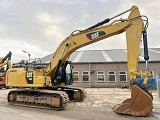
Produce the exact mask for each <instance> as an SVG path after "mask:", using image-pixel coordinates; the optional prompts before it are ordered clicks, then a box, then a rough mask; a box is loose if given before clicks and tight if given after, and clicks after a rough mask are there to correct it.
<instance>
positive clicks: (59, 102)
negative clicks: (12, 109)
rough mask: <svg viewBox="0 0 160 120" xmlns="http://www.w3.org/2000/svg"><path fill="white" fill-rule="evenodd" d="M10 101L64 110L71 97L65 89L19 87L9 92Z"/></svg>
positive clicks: (28, 105)
mask: <svg viewBox="0 0 160 120" xmlns="http://www.w3.org/2000/svg"><path fill="white" fill-rule="evenodd" d="M8 102H9V103H10V104H12V105H18V106H26V107H36V108H43V109H54V110H63V109H64V108H65V107H66V106H67V104H68V103H69V97H68V95H67V94H66V93H65V92H63V91H54V90H43V89H17V90H12V91H10V92H9V93H8Z"/></svg>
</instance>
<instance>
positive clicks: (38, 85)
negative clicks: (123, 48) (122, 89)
mask: <svg viewBox="0 0 160 120" xmlns="http://www.w3.org/2000/svg"><path fill="white" fill-rule="evenodd" d="M129 11H130V14H129V16H128V18H126V19H122V18H121V19H116V20H114V21H111V20H113V19H115V18H116V17H118V16H120V15H122V14H125V13H127V12H129ZM147 27H148V18H147V17H146V16H143V15H141V14H140V12H139V9H138V7H137V6H132V8H131V9H129V10H126V11H124V12H122V13H120V14H118V15H116V16H114V17H112V18H107V19H105V20H103V21H101V22H99V23H97V24H95V25H93V26H91V27H89V28H87V29H85V30H76V31H74V32H72V33H71V35H70V36H69V37H67V38H66V39H65V40H64V41H62V42H61V43H60V45H59V46H58V48H57V50H56V52H55V53H54V55H53V58H52V59H51V61H50V63H49V64H48V65H47V66H46V67H45V65H43V64H40V63H39V64H38V63H35V62H28V63H25V64H23V65H22V66H23V67H15V68H11V69H9V70H8V71H7V74H6V85H7V86H8V87H15V88H19V89H15V90H11V91H10V92H9V93H8V102H9V103H10V104H12V105H20V106H29V107H40V108H46V109H56V110H62V109H64V108H65V107H66V106H67V104H68V102H69V100H72V101H83V100H84V99H85V98H86V92H85V91H84V90H83V89H81V88H74V87H68V85H71V84H72V83H73V76H72V68H73V67H72V65H71V62H70V61H68V59H69V56H70V55H71V54H72V53H73V52H74V51H76V50H77V49H79V48H81V47H83V46H86V45H89V44H92V43H95V42H98V41H100V40H104V39H105V38H108V37H111V36H114V35H117V34H120V33H123V32H125V33H126V41H127V56H128V60H127V61H128V73H129V76H130V81H131V98H129V99H127V100H125V101H123V102H122V103H121V104H118V105H115V106H114V107H113V110H115V111H116V112H117V113H121V114H128V115H133V116H147V115H148V114H150V113H151V111H152V108H153V103H152V99H153V96H152V94H151V93H150V92H149V91H148V89H147V82H148V77H149V76H150V72H148V69H147V70H146V71H144V72H143V73H140V72H138V59H139V52H140V43H141V38H142V36H143V40H144V48H145V57H144V58H145V61H146V68H148V67H147V66H148V59H149V57H148V51H147V50H148V47H147V32H146V29H147ZM139 74H142V75H143V76H144V77H145V79H144V83H143V84H141V85H140V84H138V83H137V82H136V76H137V75H139Z"/></svg>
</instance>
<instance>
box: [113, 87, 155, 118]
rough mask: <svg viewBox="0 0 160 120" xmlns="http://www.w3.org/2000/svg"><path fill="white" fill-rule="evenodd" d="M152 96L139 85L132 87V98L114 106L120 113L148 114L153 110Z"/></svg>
mask: <svg viewBox="0 0 160 120" xmlns="http://www.w3.org/2000/svg"><path fill="white" fill-rule="evenodd" d="M152 108H153V103H152V98H151V97H150V95H148V94H147V93H146V92H144V91H143V90H142V89H141V88H139V87H138V86H137V85H133V86H132V87H131V98H129V99H126V100H124V101H123V102H122V103H121V104H117V105H115V106H114V107H113V110H114V111H115V112H117V113H120V114H127V115H132V116H147V115H149V114H150V113H151V112H152Z"/></svg>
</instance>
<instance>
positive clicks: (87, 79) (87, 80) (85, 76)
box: [82, 71, 89, 82]
mask: <svg viewBox="0 0 160 120" xmlns="http://www.w3.org/2000/svg"><path fill="white" fill-rule="evenodd" d="M82 76H83V80H82V81H83V82H89V72H88V71H85V72H82Z"/></svg>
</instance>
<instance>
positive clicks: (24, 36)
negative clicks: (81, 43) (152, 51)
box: [0, 0, 160, 62]
mask: <svg viewBox="0 0 160 120" xmlns="http://www.w3.org/2000/svg"><path fill="white" fill-rule="evenodd" d="M132 5H136V6H138V7H139V9H140V12H141V14H142V15H146V16H147V17H148V18H149V27H148V31H147V32H148V46H149V47H150V48H151V47H160V37H159V35H160V29H159V28H160V6H159V5H160V0H154V1H151V0H0V56H1V57H3V56H5V55H6V54H7V53H8V51H12V54H13V55H12V62H18V61H20V60H22V59H28V55H27V54H26V53H24V52H22V50H25V51H28V52H29V53H30V54H31V58H42V57H44V56H46V55H48V54H50V53H53V52H54V51H55V50H56V48H57V47H58V45H59V44H60V43H61V42H62V41H63V40H64V39H65V38H66V37H68V36H69V35H70V33H71V32H72V31H74V30H77V29H78V30H83V29H86V28H88V27H90V26H92V25H94V24H96V23H98V22H100V21H102V20H104V19H106V18H111V17H113V16H115V15H117V14H119V13H121V12H123V11H125V10H128V9H130V8H131V6H132ZM124 48H126V44H125V34H121V35H118V36H113V37H111V38H108V39H105V40H103V41H100V42H98V43H94V44H92V45H89V46H87V47H84V48H81V49H79V50H93V49H94V50H104V49H105V50H107V49H124Z"/></svg>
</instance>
